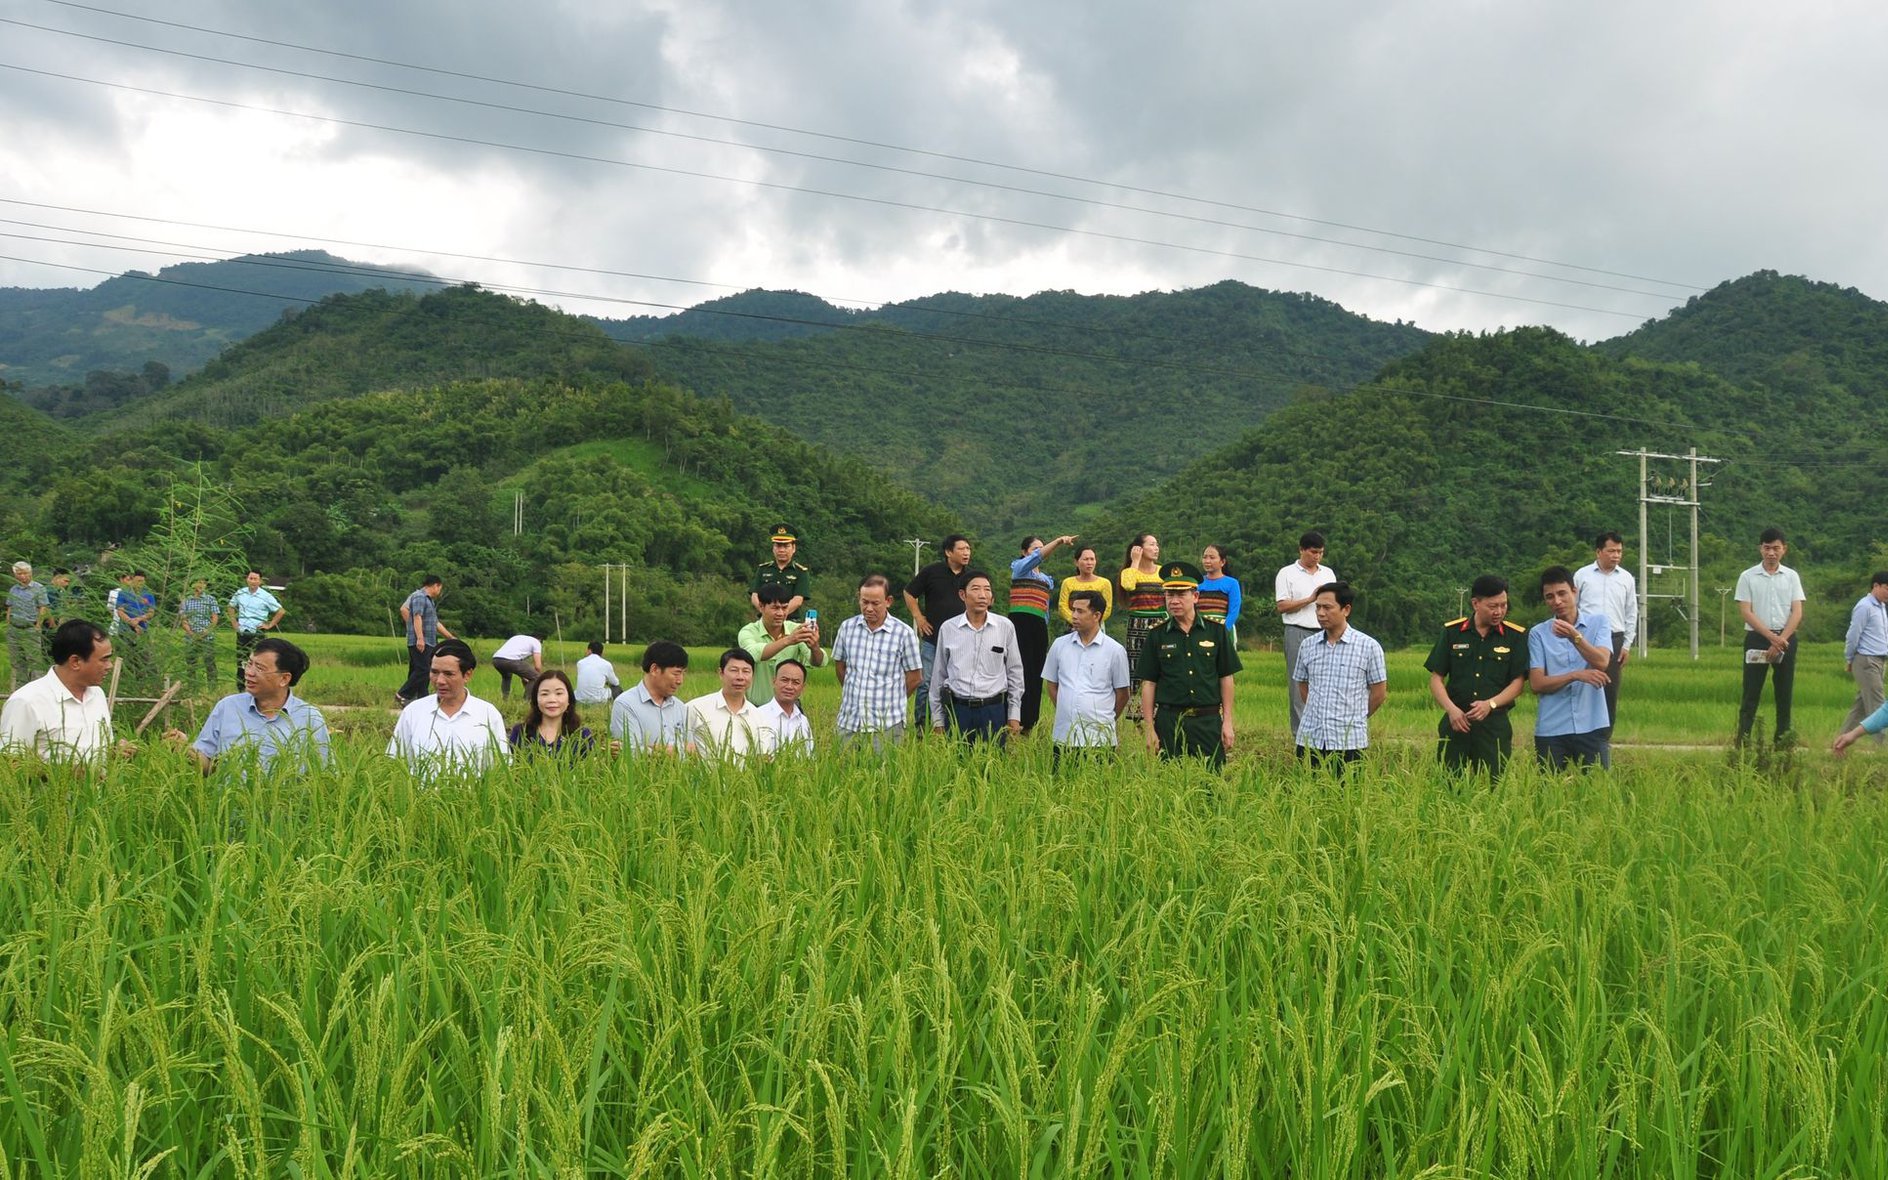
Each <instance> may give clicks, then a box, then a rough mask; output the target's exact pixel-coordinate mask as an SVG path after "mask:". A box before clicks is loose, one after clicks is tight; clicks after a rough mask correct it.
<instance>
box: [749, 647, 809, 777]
mask: <svg viewBox="0 0 1888 1180" xmlns="http://www.w3.org/2000/svg"><path fill="white" fill-rule="evenodd" d="M805 691H806V665H805V664H802V663H801V662H800V661H798V660H796V659H792V658H788V659H784V660H781V661H780V662H778V663H777V664H775V665H774V694H773V697H772V699H770V700H768V701H767V702H766V703H765V704H763V705H761V706H760V707H759V709H758V711H757V715H756V720H757V723H758V724H759V725H761V726H762V727H763V729H764V731H765V732H766V733H767V734H768V738H769V742H768V746H767V753H768V754H769V755H774V754H783V753H795V754H811V753H812V752H813V723H812V722H811V721H809V720H808V719H807V716H806V710H805V709H802V708H801V707H800V694H801V693H802V692H805Z"/></svg>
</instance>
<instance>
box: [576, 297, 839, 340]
mask: <svg viewBox="0 0 1888 1180" xmlns="http://www.w3.org/2000/svg"><path fill="white" fill-rule="evenodd" d="M871 315H872V313H871V312H852V311H847V310H845V309H844V308H839V307H834V306H833V305H832V304H830V303H828V302H826V301H825V300H824V299H821V298H820V297H819V296H817V295H808V294H805V293H804V292H800V291H760V290H754V291H743V292H741V293H740V294H739V295H729V296H726V297H725V298H722V299H710V300H709V301H707V302H706V303H698V304H696V305H695V306H694V307H691V308H689V309H688V310H687V311H682V312H677V313H675V314H674V315H663V316H654V315H650V316H632V317H631V318H629V319H622V320H606V319H598V320H596V321H595V322H596V324H597V326H598V327H600V328H602V329H603V330H604V332H606V333H607V334H608V335H609V337H610V338H611V339H612V340H620V341H622V342H624V343H625V344H640V343H642V342H644V341H648V340H658V339H661V338H663V337H666V336H691V337H695V338H696V339H700V340H722V341H729V342H733V343H746V342H749V341H755V340H795V339H798V338H800V337H802V336H815V335H818V334H820V333H822V332H827V331H830V330H832V329H833V328H836V327H842V326H844V325H846V324H851V323H861V322H865V319H864V318H862V317H866V318H869V317H870V316H871Z"/></svg>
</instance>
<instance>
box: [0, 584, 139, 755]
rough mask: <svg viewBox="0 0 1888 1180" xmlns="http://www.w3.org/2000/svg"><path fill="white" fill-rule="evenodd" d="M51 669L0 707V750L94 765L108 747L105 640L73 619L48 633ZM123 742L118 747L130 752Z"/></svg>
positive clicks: (108, 659) (97, 631) (100, 632)
mask: <svg viewBox="0 0 1888 1180" xmlns="http://www.w3.org/2000/svg"><path fill="white" fill-rule="evenodd" d="M50 654H51V656H52V667H51V668H49V669H47V671H46V674H45V675H44V676H41V677H40V678H39V679H37V680H34V681H31V682H29V683H28V684H26V685H24V686H22V687H21V688H20V689H19V690H18V691H17V692H15V693H14V694H13V695H12V696H9V697H8V698H7V703H6V705H5V707H4V708H0V749H4V750H5V751H6V752H7V753H9V754H25V755H30V756H34V757H38V758H41V759H44V760H45V761H47V762H83V763H97V762H99V761H101V760H102V759H103V758H104V756H105V751H106V749H107V748H108V747H109V746H110V745H111V703H110V702H109V701H107V700H106V699H105V690H104V689H102V688H100V687H99V685H101V684H103V683H105V676H106V674H107V673H109V672H110V671H111V658H112V657H111V640H110V639H109V638H107V637H106V635H105V632H104V631H103V630H101V629H100V628H99V627H98V626H97V625H96V624H93V623H88V622H86V621H85V620H84V619H73V620H71V621H69V622H65V623H61V624H59V629H58V630H57V631H54V632H53V633H52V649H51V653H50ZM132 749H133V747H132V746H131V744H130V743H129V742H120V743H119V752H120V753H130V752H131V750H132Z"/></svg>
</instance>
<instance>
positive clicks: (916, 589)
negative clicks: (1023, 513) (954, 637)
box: [905, 533, 970, 731]
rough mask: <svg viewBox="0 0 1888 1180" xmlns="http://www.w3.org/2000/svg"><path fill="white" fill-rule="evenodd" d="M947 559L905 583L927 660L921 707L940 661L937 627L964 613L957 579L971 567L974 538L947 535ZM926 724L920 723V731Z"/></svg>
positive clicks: (920, 646)
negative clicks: (971, 544) (932, 666)
mask: <svg viewBox="0 0 1888 1180" xmlns="http://www.w3.org/2000/svg"><path fill="white" fill-rule="evenodd" d="M943 550H944V560H943V561H934V562H932V563H931V564H930V565H927V566H925V567H924V568H923V569H921V570H919V571H918V572H917V573H916V574H913V575H912V578H911V581H909V582H906V583H905V607H906V609H907V610H909V611H910V612H911V625H912V627H914V628H915V629H916V630H917V632H918V658H919V659H920V660H921V661H922V662H923V664H924V677H923V679H921V680H920V681H919V682H918V698H917V699H918V707H919V708H925V707H927V706H926V704H925V702H927V701H929V700H930V699H931V698H930V695H929V693H930V690H931V665H932V664H934V663H936V662H937V629H938V627H940V626H942V625H943V624H944V622H945V621H946V620H948V619H954V618H956V617H957V616H958V615H961V614H963V613H964V600H963V599H962V598H960V597H959V596H958V594H957V590H958V586H957V581H958V579H959V578H961V577H963V575H964V571H965V570H966V569H969V568H970V539H969V538H968V537H965V536H962V535H961V534H958V533H952V534H951V535H950V536H948V537H945V538H944V545H943ZM923 728H924V727H923V726H922V725H921V726H919V727H918V729H919V730H920V731H922V730H923Z"/></svg>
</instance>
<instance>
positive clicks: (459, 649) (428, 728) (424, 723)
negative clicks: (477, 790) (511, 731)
mask: <svg viewBox="0 0 1888 1180" xmlns="http://www.w3.org/2000/svg"><path fill="white" fill-rule="evenodd" d="M431 655H432V663H431V666H430V669H429V671H428V672H427V677H426V678H427V681H428V682H429V683H430V684H431V685H432V689H433V691H432V693H431V694H429V695H427V696H423V697H421V698H419V699H418V700H416V701H414V702H413V703H411V704H409V705H407V706H406V707H405V708H404V709H401V710H400V719H399V720H398V721H396V722H394V725H393V740H391V741H389V742H388V743H387V756H388V757H390V758H403V759H405V760H406V764H407V767H408V769H410V770H412V772H413V773H414V774H415V775H418V776H420V777H422V778H431V777H433V776H435V775H438V774H442V773H453V772H460V773H463V772H468V771H470V772H478V771H483V770H484V769H486V768H487V767H488V766H490V765H491V764H492V763H493V762H494V761H497V760H502V759H503V758H504V757H505V756H506V755H507V754H508V753H509V752H510V750H511V747H510V746H509V745H508V744H507V743H506V741H505V718H504V716H503V715H502V714H500V713H499V711H498V706H496V705H494V704H492V703H491V702H490V701H485V700H480V699H479V698H478V697H475V696H473V695H472V694H471V692H470V690H469V683H470V681H471V679H472V670H473V669H474V668H477V667H478V666H479V661H478V657H477V656H475V655H473V654H472V649H471V648H470V647H468V646H466V644H465V641H464V640H460V639H442V640H440V641H439V642H438V643H436V644H434V645H433V647H432V651H431Z"/></svg>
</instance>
